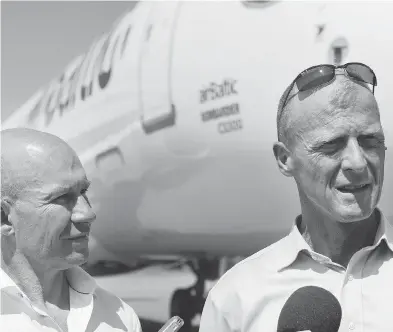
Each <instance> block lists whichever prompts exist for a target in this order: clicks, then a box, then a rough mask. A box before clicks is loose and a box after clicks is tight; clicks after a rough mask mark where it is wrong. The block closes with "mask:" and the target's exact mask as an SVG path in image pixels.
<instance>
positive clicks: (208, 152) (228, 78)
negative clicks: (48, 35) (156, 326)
mask: <svg viewBox="0 0 393 332" xmlns="http://www.w3.org/2000/svg"><path fill="white" fill-rule="evenodd" d="M392 12H393V3H391V2H378V3H375V2H356V3H353V2H326V3H323V2H306V1H302V2H291V1H288V2H284V1H247V0H243V1H226V2H219V1H217V2H215V1H214V2H210V1H207V2H188V1H187V2H185V1H183V2H182V1H165V2H153V1H146V2H145V1H141V2H139V3H138V4H137V5H136V6H135V8H134V9H133V10H131V11H130V12H128V13H126V14H125V15H124V16H123V17H122V18H121V19H120V20H119V21H118V22H116V24H114V26H113V28H112V29H111V31H109V32H108V33H107V34H104V35H102V36H100V37H99V38H98V39H97V40H96V41H95V42H94V43H93V44H92V46H91V47H90V49H89V50H88V52H86V53H85V54H84V55H82V56H79V57H77V58H76V59H74V60H73V61H72V62H71V63H70V64H69V66H68V67H67V68H66V69H65V70H64V71H63V72H62V73H61V75H59V76H58V77H56V78H55V79H54V80H53V81H51V82H50V83H49V84H48V85H46V86H44V87H43V88H42V89H40V90H39V91H38V92H37V93H36V94H35V95H33V96H32V97H31V98H30V99H29V100H28V101H27V102H26V103H25V104H24V105H22V106H21V107H20V108H19V109H17V110H16V111H15V112H14V113H13V115H12V116H11V117H10V118H9V119H7V121H6V122H5V123H4V124H3V128H10V127H30V128H35V129H38V130H42V131H46V132H49V133H53V134H55V135H57V136H59V137H61V138H63V139H64V140H65V141H67V142H68V143H69V144H70V145H71V146H72V147H73V148H74V149H75V151H76V152H77V153H78V155H79V156H80V158H81V161H82V162H83V165H84V167H85V169H86V171H87V174H88V176H89V178H90V180H91V181H92V185H91V188H90V191H89V192H90V198H91V201H92V204H93V208H94V209H95V211H96V213H97V216H98V218H97V221H96V222H95V224H94V226H93V228H92V236H93V238H94V239H95V241H94V243H95V244H96V245H95V246H94V248H92V255H93V256H94V257H95V259H103V260H105V259H109V258H108V257H110V259H116V260H117V261H119V262H122V263H124V264H128V263H130V264H131V263H132V261H133V260H134V259H135V257H144V256H146V257H148V256H149V255H168V256H171V255H174V256H176V257H177V256H181V257H184V258H185V259H186V260H187V262H188V264H189V265H190V266H191V267H192V270H193V272H194V274H195V276H196V282H195V284H194V285H192V286H191V287H188V288H179V289H177V290H176V291H175V292H174V293H173V296H172V298H171V303H170V315H172V316H173V315H179V316H181V317H182V318H183V319H184V320H185V321H188V320H190V319H191V318H192V317H194V316H195V315H196V314H197V313H200V312H201V310H202V307H203V303H204V299H205V293H206V292H205V286H204V285H205V281H206V280H212V279H214V278H217V277H218V276H219V274H221V273H222V271H225V268H224V269H223V268H222V265H220V264H221V262H223V258H225V257H232V256H248V255H250V254H252V253H254V252H256V251H259V250H261V249H262V248H264V247H266V246H268V245H270V244H271V243H273V242H275V241H276V240H278V239H280V238H281V237H283V236H285V235H286V234H287V233H288V232H289V230H290V227H291V225H292V223H293V220H294V218H295V216H297V215H298V214H299V213H300V205H299V203H298V196H297V190H296V186H295V183H294V181H293V180H292V179H288V178H286V177H284V176H283V175H282V174H281V173H280V172H279V170H278V168H277V165H276V162H275V159H274V156H273V151H272V145H273V142H274V141H276V140H277V135H276V112H277V111H276V110H277V105H278V101H279V98H280V96H281V94H282V93H283V91H284V90H285V88H286V86H287V85H288V84H289V83H290V82H291V81H292V80H293V79H294V77H295V76H296V75H297V74H298V73H299V72H300V71H302V70H303V69H305V68H307V67H310V66H312V65H315V64H320V63H332V64H343V63H346V62H350V61H358V62H363V63H365V64H368V65H369V66H370V67H371V68H373V69H374V71H375V72H376V75H377V78H378V86H377V87H376V90H375V96H376V98H377V100H378V103H379V106H380V112H381V119H382V123H383V125H384V130H385V136H386V144H387V146H388V147H389V146H392V143H393V126H392V124H393V113H392V112H391V103H392V100H391V94H392V92H391V87H392V86H393V75H392V72H393V62H392V61H391V59H393V36H392V34H391V31H393V23H391V22H392V21H391V13H392ZM392 151H393V150H392V149H388V150H387V152H386V153H387V154H386V166H385V182H384V183H385V185H384V191H383V194H382V197H381V200H380V204H379V206H380V207H381V209H382V210H383V211H384V214H385V215H386V216H387V217H388V218H393V205H392V204H391V201H392V197H393V187H392V186H391V184H392V183H393V155H392ZM219 271H221V272H219Z"/></svg>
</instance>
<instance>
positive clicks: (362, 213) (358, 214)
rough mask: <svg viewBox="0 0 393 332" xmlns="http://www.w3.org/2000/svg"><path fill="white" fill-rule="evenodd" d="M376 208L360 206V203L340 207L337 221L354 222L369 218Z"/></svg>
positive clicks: (337, 212)
mask: <svg viewBox="0 0 393 332" xmlns="http://www.w3.org/2000/svg"><path fill="white" fill-rule="evenodd" d="M373 211H374V208H371V207H367V208H364V207H360V206H359V205H351V206H345V207H340V208H339V209H338V210H336V213H335V214H336V215H337V218H336V219H337V221H339V222H342V223H352V222H357V221H361V220H364V219H367V218H368V217H370V215H371V214H372V213H373Z"/></svg>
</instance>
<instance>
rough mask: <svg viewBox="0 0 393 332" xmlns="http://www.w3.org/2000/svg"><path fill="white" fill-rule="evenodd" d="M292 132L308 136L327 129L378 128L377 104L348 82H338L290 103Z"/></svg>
mask: <svg viewBox="0 0 393 332" xmlns="http://www.w3.org/2000/svg"><path fill="white" fill-rule="evenodd" d="M292 111H293V114H292V116H293V120H294V121H293V126H294V127H295V128H294V129H296V130H300V131H302V132H307V131H311V130H316V129H319V128H321V129H323V128H326V127H329V128H336V127H342V128H343V127H348V128H352V129H354V130H356V128H358V129H359V130H363V129H364V128H365V127H367V126H373V127H378V126H379V127H380V126H381V124H380V115H379V109H378V104H377V102H376V100H375V97H374V95H373V94H372V92H371V91H370V90H369V89H368V88H366V87H364V86H362V85H359V84H356V83H353V82H352V81H350V80H345V79H339V80H337V81H336V82H333V83H332V84H331V85H329V86H326V87H324V88H322V89H319V90H318V91H316V92H314V93H312V94H310V95H308V96H306V97H304V98H303V99H302V96H299V100H297V101H296V102H294V103H293V109H292Z"/></svg>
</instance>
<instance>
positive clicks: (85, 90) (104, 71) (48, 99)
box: [29, 26, 131, 125]
mask: <svg viewBox="0 0 393 332" xmlns="http://www.w3.org/2000/svg"><path fill="white" fill-rule="evenodd" d="M115 30H116V29H114V30H113V31H112V32H111V33H110V34H109V35H108V36H104V37H102V38H101V39H100V40H99V41H98V42H97V43H95V44H94V45H93V46H92V47H91V48H90V50H89V51H88V53H87V54H86V55H85V56H84V58H83V59H81V60H80V61H79V64H78V65H77V66H76V67H75V68H74V70H73V71H72V72H71V73H70V74H68V75H67V76H68V77H67V76H66V75H65V74H64V75H62V76H61V77H60V79H59V80H58V81H57V82H56V83H54V84H55V85H54V84H53V83H51V84H50V85H49V87H48V88H47V91H46V92H45V93H44V95H43V97H42V98H41V99H40V100H38V101H37V104H36V105H35V107H34V108H33V109H32V110H31V112H30V115H29V122H32V121H33V120H34V119H35V118H36V116H37V115H38V114H39V113H41V112H43V113H44V115H45V124H46V125H49V124H50V123H51V122H52V120H53V117H54V115H55V113H56V111H58V112H59V115H60V116H62V115H63V113H64V112H65V111H66V110H67V109H70V108H72V107H73V106H74V105H75V102H76V101H77V100H82V101H85V100H87V99H88V98H89V97H90V96H92V94H93V89H94V87H95V86H99V88H100V89H101V90H103V89H105V88H106V87H107V86H108V84H109V82H110V79H111V77H112V74H113V67H114V62H115V55H116V53H117V54H118V55H119V56H118V57H119V59H121V58H122V56H123V53H124V50H125V48H126V46H127V42H128V37H129V34H130V31H131V26H128V28H127V30H125V31H124V32H123V33H124V36H122V34H123V33H122V34H120V33H118V32H117V31H115ZM94 82H96V84H95V83H94Z"/></svg>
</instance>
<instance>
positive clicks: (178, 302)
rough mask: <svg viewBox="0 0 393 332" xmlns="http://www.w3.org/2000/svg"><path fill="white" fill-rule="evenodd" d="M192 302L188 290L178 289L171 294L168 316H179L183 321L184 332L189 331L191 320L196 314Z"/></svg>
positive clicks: (192, 299)
mask: <svg viewBox="0 0 393 332" xmlns="http://www.w3.org/2000/svg"><path fill="white" fill-rule="evenodd" d="M194 302H195V301H194V298H193V297H192V295H191V294H190V291H189V290H188V289H178V290H176V291H175V292H174V293H173V296H172V300H171V308H170V316H171V317H173V316H179V317H181V318H182V319H183V320H184V325H183V329H184V332H186V331H190V329H191V320H192V319H193V318H194V316H195V314H196V312H195V303H194Z"/></svg>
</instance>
